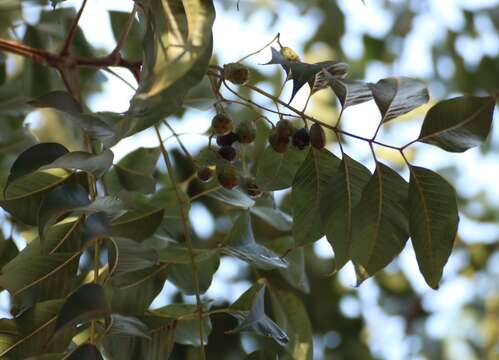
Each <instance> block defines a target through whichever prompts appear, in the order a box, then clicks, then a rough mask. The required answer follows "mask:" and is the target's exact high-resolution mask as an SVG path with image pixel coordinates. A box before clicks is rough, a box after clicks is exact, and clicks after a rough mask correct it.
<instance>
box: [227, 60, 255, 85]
mask: <svg viewBox="0 0 499 360" xmlns="http://www.w3.org/2000/svg"><path fill="white" fill-rule="evenodd" d="M224 77H225V78H226V79H227V80H229V81H230V82H231V83H233V84H236V85H244V84H246V83H247V82H248V80H249V77H250V71H249V69H248V68H247V67H246V66H244V65H243V64H240V63H229V64H225V65H224Z"/></svg>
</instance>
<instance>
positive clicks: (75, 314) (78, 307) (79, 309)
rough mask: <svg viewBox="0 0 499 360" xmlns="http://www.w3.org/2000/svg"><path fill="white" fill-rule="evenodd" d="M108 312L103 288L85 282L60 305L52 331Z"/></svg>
mask: <svg viewBox="0 0 499 360" xmlns="http://www.w3.org/2000/svg"><path fill="white" fill-rule="evenodd" d="M110 312H111V309H110V307H109V304H108V302H107V299H106V296H105V293H104V289H103V288H102V287H101V286H100V285H98V284H94V283H91V284H85V285H83V286H82V287H80V288H79V289H78V290H76V291H75V292H74V293H72V294H71V295H70V296H69V297H68V298H67V299H66V301H65V302H64V304H63V305H62V308H61V310H60V311H59V314H58V315H57V320H56V323H55V329H54V331H55V332H59V331H60V330H61V329H63V328H65V327H68V326H74V325H76V324H78V323H81V322H86V321H89V320H92V319H96V318H100V317H103V316H107V315H109V313H110Z"/></svg>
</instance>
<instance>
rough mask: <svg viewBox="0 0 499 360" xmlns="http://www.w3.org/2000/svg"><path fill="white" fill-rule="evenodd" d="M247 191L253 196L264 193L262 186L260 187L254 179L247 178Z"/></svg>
mask: <svg viewBox="0 0 499 360" xmlns="http://www.w3.org/2000/svg"><path fill="white" fill-rule="evenodd" d="M245 185H246V192H247V193H248V195H249V196H251V197H260V196H261V195H262V194H263V193H262V190H260V188H258V185H257V184H256V183H255V181H254V180H252V179H246V184H245Z"/></svg>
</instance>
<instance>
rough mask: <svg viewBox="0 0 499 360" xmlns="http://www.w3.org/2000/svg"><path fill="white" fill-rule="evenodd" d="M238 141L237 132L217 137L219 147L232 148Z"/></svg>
mask: <svg viewBox="0 0 499 360" xmlns="http://www.w3.org/2000/svg"><path fill="white" fill-rule="evenodd" d="M236 141H239V136H237V134H236V133H235V132H232V131H231V132H230V133H228V134H226V135H219V136H217V145H218V146H231V145H232V144H234V143H235V142H236Z"/></svg>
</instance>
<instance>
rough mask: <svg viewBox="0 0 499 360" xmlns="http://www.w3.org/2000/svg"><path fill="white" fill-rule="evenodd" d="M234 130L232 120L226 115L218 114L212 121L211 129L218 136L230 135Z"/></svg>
mask: <svg viewBox="0 0 499 360" xmlns="http://www.w3.org/2000/svg"><path fill="white" fill-rule="evenodd" d="M232 128H233V124H232V119H231V118H229V117H228V116H227V115H225V114H216V115H215V116H214V117H213V119H212V120H211V129H212V130H213V132H214V133H215V134H217V135H225V134H228V133H229V132H231V131H232Z"/></svg>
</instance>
